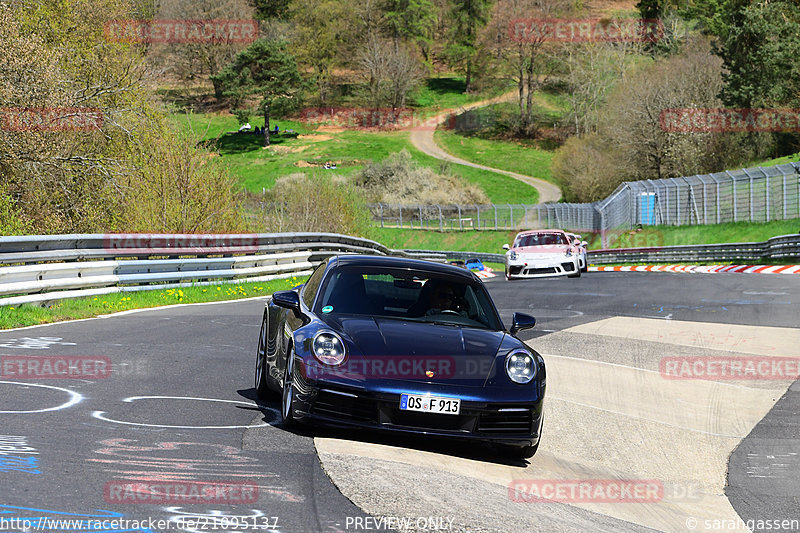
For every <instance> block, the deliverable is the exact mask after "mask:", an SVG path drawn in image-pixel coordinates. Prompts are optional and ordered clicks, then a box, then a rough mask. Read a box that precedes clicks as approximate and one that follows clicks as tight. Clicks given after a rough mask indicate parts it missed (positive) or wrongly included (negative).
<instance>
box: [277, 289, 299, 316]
mask: <svg viewBox="0 0 800 533" xmlns="http://www.w3.org/2000/svg"><path fill="white" fill-rule="evenodd" d="M272 301H273V302H274V303H275V305H277V306H278V307H283V308H284V309H290V310H291V311H292V312H293V313H294V316H295V317H297V318H300V317H301V314H300V295H299V294H297V291H276V292H275V293H274V294H273V295H272Z"/></svg>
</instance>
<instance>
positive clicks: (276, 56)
mask: <svg viewBox="0 0 800 533" xmlns="http://www.w3.org/2000/svg"><path fill="white" fill-rule="evenodd" d="M213 78H215V79H216V80H218V81H219V83H220V84H222V86H223V87H224V88H225V89H224V93H223V94H225V96H228V97H230V98H232V101H233V105H234V107H238V105H239V104H240V103H241V102H243V101H244V100H245V99H247V98H249V97H253V96H257V97H260V98H261V103H260V107H261V108H262V109H263V110H264V146H265V147H266V146H269V135H270V133H269V131H270V125H269V119H270V113H272V112H282V111H286V110H289V109H291V108H292V107H295V106H296V105H298V103H299V98H300V95H301V92H302V89H303V78H302V77H301V76H300V72H299V71H298V69H297V63H296V61H295V59H294V57H293V56H292V55H290V54H289V53H288V52H287V51H286V43H284V42H281V41H270V40H267V39H260V40H258V41H256V42H254V43H253V44H251V45H250V46H249V47H248V48H247V49H245V50H243V51H242V52H240V53H239V54H238V55H237V56H236V58H235V59H234V60H233V62H232V63H231V64H229V65H228V66H227V67H225V68H224V69H223V70H222V72H220V73H219V75H217V76H214V77H213Z"/></svg>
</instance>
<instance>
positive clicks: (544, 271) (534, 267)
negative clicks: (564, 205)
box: [503, 229, 581, 281]
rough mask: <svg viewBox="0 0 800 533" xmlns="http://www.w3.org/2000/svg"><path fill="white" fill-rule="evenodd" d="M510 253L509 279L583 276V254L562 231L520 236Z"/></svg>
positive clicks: (505, 247) (507, 272)
mask: <svg viewBox="0 0 800 533" xmlns="http://www.w3.org/2000/svg"><path fill="white" fill-rule="evenodd" d="M503 249H504V250H507V252H506V268H505V271H506V279H507V280H509V281H510V280H512V279H520V278H542V277H548V276H567V277H570V278H578V277H580V275H581V268H580V253H579V250H578V248H577V247H576V246H575V245H574V243H573V241H572V240H571V239H570V238H569V237H568V236H567V234H566V233H564V232H563V231H562V230H558V229H548V230H531V231H523V232H521V233H518V234H517V236H516V237H515V238H514V245H513V246H511V247H509V246H508V245H507V244H504V245H503Z"/></svg>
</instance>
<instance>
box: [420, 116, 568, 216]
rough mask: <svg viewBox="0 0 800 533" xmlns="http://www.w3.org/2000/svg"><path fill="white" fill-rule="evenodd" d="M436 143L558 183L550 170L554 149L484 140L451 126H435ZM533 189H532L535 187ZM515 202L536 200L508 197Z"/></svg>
mask: <svg viewBox="0 0 800 533" xmlns="http://www.w3.org/2000/svg"><path fill="white" fill-rule="evenodd" d="M435 139H436V143H437V144H439V146H441V147H442V148H444V149H445V150H447V151H448V152H450V153H451V154H453V155H454V156H456V157H460V158H461V159H465V160H467V161H470V162H472V163H477V164H479V165H485V166H489V167H492V168H498V169H500V170H507V171H510V172H516V173H518V174H523V175H525V176H532V177H534V178H539V179H543V180H545V181H549V182H551V183H557V181H556V180H555V178H553V174H552V172H551V171H550V165H551V162H552V160H553V152H550V151H546V150H541V149H539V148H537V147H535V146H533V145H531V144H525V143H521V142H511V141H500V140H487V139H481V138H479V137H475V136H467V135H461V134H459V133H455V132H453V131H452V130H450V131H448V130H441V129H439V130H436V134H435ZM534 190H535V189H534ZM510 201H512V202H513V203H518V204H535V203H536V201H535V200H533V201H532V199H531V197H530V196H527V197H523V198H520V197H517V198H514V199H513V200H510Z"/></svg>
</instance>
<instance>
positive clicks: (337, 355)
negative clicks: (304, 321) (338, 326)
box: [312, 331, 345, 365]
mask: <svg viewBox="0 0 800 533" xmlns="http://www.w3.org/2000/svg"><path fill="white" fill-rule="evenodd" d="M312 346H313V351H314V357H316V358H317V359H318V360H319V362H321V363H323V364H326V365H340V364H342V361H344V356H345V349H344V342H342V339H341V338H340V337H339V336H338V335H337V334H336V333H334V332H332V331H320V332H319V333H317V334H316V335H315V336H314V342H313V345H312Z"/></svg>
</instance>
